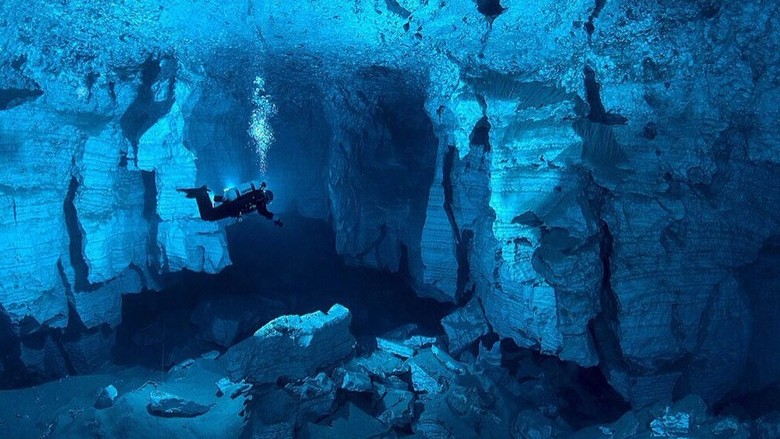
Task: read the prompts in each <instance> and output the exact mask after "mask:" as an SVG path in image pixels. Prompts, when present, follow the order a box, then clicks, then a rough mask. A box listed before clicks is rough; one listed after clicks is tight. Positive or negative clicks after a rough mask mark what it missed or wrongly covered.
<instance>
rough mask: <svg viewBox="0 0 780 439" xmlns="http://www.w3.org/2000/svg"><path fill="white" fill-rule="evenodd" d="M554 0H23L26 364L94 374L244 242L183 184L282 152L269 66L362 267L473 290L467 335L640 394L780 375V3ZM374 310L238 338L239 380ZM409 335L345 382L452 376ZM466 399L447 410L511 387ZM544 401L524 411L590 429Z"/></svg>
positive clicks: (294, 155) (319, 209) (308, 189)
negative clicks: (140, 303) (203, 213)
mask: <svg viewBox="0 0 780 439" xmlns="http://www.w3.org/2000/svg"><path fill="white" fill-rule="evenodd" d="M526 3H528V2H520V1H519V0H502V1H487V0H485V1H483V0H479V1H466V0H463V1H449V2H433V1H422V0H394V1H389V0H388V1H387V2H364V1H355V2H348V3H343V2H322V1H314V0H302V1H297V2H289V1H282V0H269V1H263V2H260V1H253V0H250V1H246V2H220V1H215V0H205V1H201V2H198V3H192V2H187V1H179V0H174V1H170V2H166V4H165V5H160V4H158V2H151V1H146V0H142V1H136V2H85V1H77V0H73V1H66V2H57V3H56V4H52V2H48V1H42V0H32V1H29V0H28V1H24V2H22V1H21V0H6V1H4V2H3V3H2V5H0V17H2V18H0V43H1V44H2V47H3V50H2V54H1V55H0V161H1V162H2V163H3V166H2V170H0V251H2V253H3V254H4V255H5V259H4V262H5V263H4V265H3V268H2V270H0V335H1V336H2V339H3V340H8V342H7V345H8V346H9V349H8V350H7V352H8V354H7V355H3V357H2V365H1V366H0V371H2V373H0V375H2V376H3V377H4V379H5V380H8V381H9V382H10V381H12V380H13V379H15V377H16V375H15V374H16V373H17V372H15V371H23V372H24V374H28V375H31V376H35V377H37V378H39V379H51V378H56V377H61V376H64V375H66V374H70V373H87V372H89V371H93V370H95V369H97V368H98V367H99V366H100V365H102V364H104V363H105V362H106V361H107V359H108V358H109V357H110V355H109V352H110V351H111V348H112V346H113V343H114V337H115V336H116V335H117V334H116V332H115V331H116V328H117V327H119V326H120V325H121V323H122V321H123V304H124V300H123V297H124V296H126V295H129V294H135V293H139V292H141V291H146V290H157V289H161V285H160V282H161V281H162V280H164V279H168V278H167V277H166V276H175V274H176V273H179V272H181V271H184V270H186V271H197V272H205V273H212V274H213V273H218V272H221V271H223V270H225V268H226V267H228V266H229V265H230V264H231V257H230V254H229V252H228V243H227V239H226V236H225V230H224V228H225V224H218V223H206V222H203V221H200V220H199V219H198V215H197V208H196V206H195V205H194V203H192V202H191V200H187V199H185V198H183V197H182V196H181V194H179V193H177V192H176V190H175V189H176V188H179V187H185V186H186V187H191V186H198V185H200V184H207V185H209V186H210V187H211V188H212V189H216V190H219V189H221V188H222V187H225V186H228V185H230V184H234V183H238V182H240V181H241V180H244V179H249V178H255V177H256V176H257V175H256V174H257V173H258V167H257V164H256V162H257V157H256V151H254V150H253V148H252V146H251V145H252V138H251V134H250V133H249V132H248V127H249V126H250V124H249V122H250V120H249V119H250V117H251V115H252V114H253V111H255V110H257V108H255V107H254V106H253V105H254V104H253V102H252V96H253V92H254V90H253V87H254V84H255V83H256V80H257V78H261V79H262V80H263V82H264V84H265V90H264V91H265V92H267V96H268V97H269V99H270V100H271V101H272V102H273V104H274V105H275V107H276V108H277V110H278V112H277V113H276V115H275V116H273V117H272V118H270V121H269V124H270V125H271V126H273V127H274V135H275V138H276V139H277V140H278V143H277V144H276V145H275V146H274V148H272V150H271V151H270V152H269V156H268V160H269V168H268V173H267V175H266V176H267V177H268V179H269V181H275V182H276V183H277V186H278V187H281V188H282V189H281V191H278V192H277V196H279V198H280V208H281V209H283V210H288V211H296V212H298V213H300V214H302V215H304V216H307V217H311V218H319V219H322V220H326V221H328V224H329V225H330V227H331V228H332V230H333V233H334V245H335V247H336V249H337V251H338V253H339V255H340V256H341V257H342V258H343V259H344V260H345V261H346V262H347V263H349V264H353V265H356V266H362V267H370V268H374V269H378V270H384V271H390V272H397V273H400V274H401V275H402V276H404V277H405V278H407V280H408V281H409V283H410V284H411V285H413V286H414V289H415V292H416V293H417V294H418V295H419V296H421V297H426V298H433V299H435V300H438V301H441V302H446V303H450V304H452V306H453V307H454V309H453V311H452V312H451V313H449V315H448V317H446V318H445V319H444V320H443V322H442V325H443V328H444V330H445V332H446V335H447V339H448V340H447V346H448V348H449V350H450V354H452V355H456V356H458V355H465V356H468V355H470V356H471V357H473V359H478V358H482V359H483V361H486V362H488V361H491V360H490V358H491V354H490V352H494V351H491V350H490V349H492V345H491V347H487V346H486V344H485V341H486V339H488V338H490V339H493V338H495V339H498V340H500V341H499V343H510V342H511V343H512V344H514V345H515V346H518V347H520V348H525V349H529V350H532V351H534V352H538V353H539V354H541V355H545V356H554V357H557V358H558V359H560V360H562V361H565V362H570V363H573V364H576V365H578V366H580V367H582V368H593V367H598V368H599V370H600V371H601V373H602V374H603V376H604V377H605V378H606V380H607V381H608V383H609V385H610V386H611V387H612V388H613V389H614V390H615V391H617V392H618V393H619V394H620V395H621V396H622V398H624V399H625V400H626V401H628V402H629V403H630V404H631V405H633V406H634V407H635V408H637V409H642V408H646V407H653V406H654V405H655V404H659V403H660V404H667V405H668V404H671V402H672V401H673V400H678V399H680V398H682V397H684V396H686V395H689V394H696V395H699V396H700V397H701V398H702V399H703V400H704V401H705V402H706V403H707V404H713V403H716V402H718V401H721V400H722V399H723V398H724V397H726V396H727V395H729V394H730V392H733V391H735V390H745V389H749V390H757V389H762V388H764V387H765V386H766V385H769V384H773V383H775V382H776V381H777V373H778V366H777V365H778V364H780V362H778V361H777V357H778V352H779V351H780V345H778V343H777V342H776V341H774V340H775V339H776V337H774V336H773V335H774V334H776V332H777V330H778V329H780V327H778V323H777V319H776V318H775V316H776V315H777V312H778V311H780V303H778V301H777V299H776V296H777V294H775V293H776V291H777V288H778V286H777V285H778V282H777V278H778V276H777V273H776V270H775V269H774V268H773V267H774V266H775V265H776V262H777V259H778V258H777V255H778V245H777V242H776V240H777V236H778V234H780V213H779V212H780V209H778V206H780V186H778V184H777V182H778V181H780V180H779V179H780V125H778V118H780V110H778V106H777V105H776V103H777V102H778V99H779V98H780V86H778V84H779V83H780V79H779V78H780V62H779V61H780V59H779V57H780V54H779V53H778V51H777V50H776V47H778V46H780V32H778V30H777V29H778V26H780V22H779V20H780V5H778V4H777V2H772V1H766V0H765V1H755V2H719V1H703V0H702V1H699V0H696V1H686V2H658V1H650V0H647V1H645V0H637V1H626V0H598V1H591V0H588V1H584V0H583V1H571V2H560V1H552V0H543V1H538V2H532V3H533V4H526ZM313 23H316V25H313ZM281 195H284V196H281ZM773 270H774V271H773ZM215 313H216V314H220V315H215V316H212V315H204V314H203V313H200V314H198V315H197V316H196V317H195V320H196V321H197V323H198V324H199V325H201V326H203V327H208V328H210V329H209V330H210V331H211V334H209V335H208V336H207V338H208V339H209V340H211V341H213V342H214V343H215V344H217V345H219V346H220V347H221V348H227V347H229V346H230V345H231V344H233V343H234V342H235V341H237V338H239V334H241V333H242V332H243V331H245V330H246V328H241V327H239V322H246V323H244V324H245V325H246V324H249V325H254V324H256V323H257V322H258V321H260V320H259V319H257V320H253V319H252V318H250V317H235V318H233V317H231V318H224V319H223V318H222V315H229V314H230V313H227V312H225V313H221V312H215ZM276 315H278V314H276ZM349 321H350V314H349V312H348V311H346V310H345V309H343V308H333V309H331V310H330V311H329V312H328V313H327V314H323V313H320V314H316V313H315V314H308V315H304V316H301V317H289V316H288V317H283V318H281V320H279V319H277V320H274V321H273V322H272V324H269V325H270V326H269V325H266V326H264V327H263V329H261V330H260V331H259V332H258V333H256V334H255V335H254V336H253V337H250V338H249V339H247V340H245V341H242V342H240V343H239V344H237V345H234V346H232V347H230V349H229V350H228V353H227V355H226V358H230V359H231V360H230V364H231V366H230V370H231V378H235V379H238V380H240V379H244V378H246V379H247V380H248V381H250V382H253V383H257V384H260V383H265V384H268V383H272V382H274V381H275V380H276V379H278V378H279V377H282V376H287V377H290V378H291V379H303V378H304V377H307V376H311V375H312V374H314V372H315V371H316V370H317V369H318V368H319V367H321V366H324V365H325V363H333V362H337V360H341V359H343V358H344V357H347V356H348V355H350V354H351V353H352V349H353V343H354V340H353V339H352V338H351V337H352V336H351V335H350V334H349V331H348V330H346V329H345V327H348V326H349ZM151 332H155V330H154V329H152V330H151ZM74 334H75V335H74ZM150 338H151V337H150ZM320 338H322V339H323V340H325V342H322V341H321V340H320ZM333 340H338V343H336V344H335V346H336V348H335V349H332V346H331V347H325V346H328V345H329V344H331V342H332V341H333ZM397 341H398V340H396V342H397ZM4 343H5V342H4ZM322 343H324V344H322ZM404 346H405V345H404ZM406 347H407V348H408V349H404V351H406V353H405V354H404V356H405V357H406V358H400V357H399V355H398V353H399V352H400V351H397V350H396V351H394V352H391V351H388V350H382V349H380V350H379V351H377V352H374V353H373V354H369V355H367V356H364V357H360V358H362V360H359V359H355V360H352V361H351V362H350V363H348V365H349V367H347V366H344V367H343V369H342V370H341V371H340V372H339V373H338V374H337V375H336V376H334V377H333V380H334V384H333V385H334V386H336V387H338V388H340V389H341V390H347V391H354V392H369V391H373V390H369V388H370V389H375V386H374V383H373V378H371V382H370V383H369V382H368V381H367V378H370V377H372V376H373V375H372V374H376V373H377V370H376V369H377V368H379V366H378V365H377V364H375V363H374V362H373V361H371V360H369V359H371V358H373V357H372V355H373V356H377V357H376V358H380V356H384V357H392V358H394V360H392V361H391V360H388V361H390V363H388V364H389V365H390V366H393V367H395V366H397V367H398V370H407V369H408V370H409V371H410V372H409V373H410V374H411V376H412V377H415V376H417V380H416V385H417V386H419V388H420V389H422V388H424V389H426V393H427V394H429V393H431V392H433V391H434V390H435V389H437V387H436V386H435V385H433V384H432V381H430V380H428V379H427V378H426V376H427V375H425V374H423V372H425V373H427V372H426V370H425V368H424V367H423V366H422V365H420V364H417V361H416V360H415V361H413V360H414V359H415V358H416V357H417V356H421V355H425V356H430V355H434V354H421V353H420V351H421V349H422V350H423V351H424V350H425V349H426V348H424V347H420V346H415V347H409V346H406ZM431 350H432V348H431ZM260 351H262V352H273V353H277V354H278V353H281V352H285V353H287V352H288V351H291V352H292V353H293V358H291V361H290V362H289V363H286V364H283V365H274V364H271V363H264V361H267V360H265V359H263V358H264V357H263V356H259V355H256V354H257V352H260ZM409 351H411V352H409ZM295 352H305V354H301V355H300V356H299V357H294V353H295ZM312 357H318V358H316V361H315V359H313V358H312ZM423 358H425V357H423ZM463 358H465V357H463ZM360 361H362V362H363V363H360ZM457 361H460V357H458V359H457ZM493 361H495V358H493ZM320 362H322V364H320ZM399 362H400V364H397V363H399ZM358 363H360V364H358ZM12 371H13V372H12ZM385 372H386V371H385ZM456 381H457V380H456ZM394 384H398V383H389V382H382V383H381V385H382V386H383V387H382V389H383V391H386V392H385V394H386V395H387V394H390V395H392V396H393V397H395V402H394V403H393V404H390V407H391V408H392V407H402V408H403V409H402V410H400V409H399V410H395V409H393V410H390V411H389V414H388V415H387V416H386V417H385V419H384V423H383V422H379V424H377V423H375V422H373V421H371V422H369V421H366V419H365V416H363V414H365V410H363V408H360V407H354V408H349V409H348V410H347V409H344V410H347V411H348V413H346V414H345V416H346V418H345V419H349V420H351V419H357V421H355V422H360V423H363V424H364V428H366V429H367V431H368V430H371V431H373V430H372V429H375V428H379V429H380V430H381V428H384V427H385V426H387V425H388V424H389V425H393V426H396V427H397V426H399V425H401V424H407V423H408V422H407V421H408V416H407V414H408V413H407V412H408V410H406V408H408V406H409V405H408V404H406V403H408V402H409V398H408V395H407V393H403V392H410V390H408V389H397V388H395V387H393V385H394ZM412 384H414V380H413V382H412ZM323 386H324V387H327V388H329V387H328V386H325V385H323ZM417 391H419V389H415V392H417ZM388 392H389V393H388ZM453 392H454V391H453ZM325 393H327V392H325ZM449 397H450V399H451V401H450V402H449V405H447V404H444V403H442V402H441V401H439V402H432V403H431V404H433V405H432V407H438V408H436V410H444V411H456V412H458V416H460V417H465V418H469V416H474V417H476V416H477V415H476V414H475V413H478V412H479V410H482V407H483V406H484V405H486V404H487V405H490V404H492V402H490V401H484V400H482V399H481V396H474V395H465V396H464V395H460V394H455V393H453V394H450V396H449ZM291 398H293V397H291ZM293 399H294V398H293ZM464 401H465V402H464ZM396 403H397V404H396ZM436 404H439V406H437V405H436ZM459 404H461V405H459ZM445 406H446V407H445ZM453 407H454V408H453ZM670 407H671V406H670ZM361 410H363V411H362V412H361ZM431 411H433V409H432V410H431ZM527 415H528V416H521V418H523V419H522V420H519V421H517V422H514V421H513V424H512V425H511V426H509V427H507V428H511V429H512V431H514V432H515V433H516V434H518V435H521V436H522V435H526V436H533V435H534V434H537V433H533V431H535V432H547V433H538V434H548V433H549V434H548V435H551V434H553V433H552V432H555V431H567V428H569V427H571V426H566V425H563V424H561V423H560V422H558V420H557V419H555V416H553V417H552V418H550V417H545V419H540V418H539V417H538V416H536V415H535V414H534V415H532V414H530V413H527ZM323 416H324V415H323ZM653 416H655V415H653ZM658 416H660V417H659V418H654V419H656V420H658V422H657V423H656V424H655V425H656V426H657V428H659V429H666V430H669V429H670V428H677V427H675V425H676V424H675V423H677V422H678V420H679V419H678V418H675V416H676V415H674V413H672V412H670V413H669V414H668V417H666V418H665V417H664V416H666V415H658ZM372 419H373V418H372ZM659 419H660V420H659ZM373 420H375V419H373ZM363 421H365V422H363ZM344 422H347V421H344ZM724 422H726V421H724ZM420 425H422V426H425V427H420V428H429V429H431V430H430V431H431V432H432V433H430V434H431V435H433V434H434V433H433V432H436V434H439V433H440V430H439V426H437V425H435V422H433V421H430V422H428V421H425V422H422V423H421V424H420ZM718 425H720V427H718V428H720V430H719V431H731V430H734V431H737V430H739V428H741V427H739V426H737V427H734V429H732V428H731V426H730V425H727V423H724V424H722V425H721V424H718ZM277 427H278V428H279V429H287V428H288V427H289V425H287V424H285V425H283V426H277ZM277 427H273V428H277ZM319 427H320V426H316V427H305V428H309V429H310V430H311V431H314V430H317V429H318V428H319ZM504 427H506V426H504V425H503V424H501V428H504ZM269 428H270V427H269ZM328 428H332V429H333V431H335V432H339V431H342V430H340V428H344V427H343V426H341V427H340V426H339V423H338V422H334V423H333V424H332V425H330V426H329V427H328ZM605 428H606V427H605ZM610 428H611V427H610ZM680 428H682V427H680ZM713 428H714V427H713ZM767 428H769V427H767ZM666 430H664V431H666ZM285 431H286V430H285ZM502 431H503V430H502ZM506 431H509V430H506ZM670 431H671V430H670ZM323 434H324V433H323ZM333 434H336V433H333ZM442 434H443V433H442ZM538 434H537V435H538ZM675 434H677V433H675ZM735 434H737V433H735Z"/></svg>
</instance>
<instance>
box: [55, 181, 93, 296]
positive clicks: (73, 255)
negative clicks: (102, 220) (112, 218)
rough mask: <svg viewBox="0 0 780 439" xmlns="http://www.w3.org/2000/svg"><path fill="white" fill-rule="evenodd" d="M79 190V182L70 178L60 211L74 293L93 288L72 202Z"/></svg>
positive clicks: (82, 239)
mask: <svg viewBox="0 0 780 439" xmlns="http://www.w3.org/2000/svg"><path fill="white" fill-rule="evenodd" d="M78 188H79V181H78V179H77V178H76V177H71V179H70V184H69V186H68V193H67V196H66V197H65V201H64V202H63V206H62V210H63V216H64V217H65V226H66V228H67V231H68V238H69V240H68V250H69V255H70V264H71V266H72V267H73V271H74V272H75V279H74V282H73V289H74V290H76V291H90V290H92V289H94V288H95V286H93V285H90V283H89V266H88V265H87V261H86V260H85V259H84V232H83V231H82V230H81V225H80V224H79V220H78V215H77V213H76V206H75V205H74V204H73V200H74V199H75V198H76V192H77V191H78Z"/></svg>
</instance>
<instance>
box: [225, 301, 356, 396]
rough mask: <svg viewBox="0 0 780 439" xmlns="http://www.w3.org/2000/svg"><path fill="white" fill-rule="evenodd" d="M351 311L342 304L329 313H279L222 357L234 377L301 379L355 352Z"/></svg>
mask: <svg viewBox="0 0 780 439" xmlns="http://www.w3.org/2000/svg"><path fill="white" fill-rule="evenodd" d="M351 320H352V314H351V313H350V312H349V310H348V309H347V308H345V307H343V306H341V305H339V304H336V305H333V306H332V307H331V308H330V310H328V312H327V313H323V312H321V311H317V312H313V313H311V314H305V315H302V316H297V315H290V316H282V317H278V318H276V319H274V320H272V321H271V322H269V323H268V324H266V325H265V326H263V327H262V328H260V329H258V330H257V332H255V333H254V335H253V336H252V337H249V338H248V339H246V340H244V341H242V342H240V343H238V344H236V345H235V346H233V347H232V348H230V349H229V350H228V351H227V352H226V353H225V355H223V356H222V357H221V359H220V361H221V362H222V364H224V365H225V367H226V368H227V371H228V374H229V377H230V379H231V380H233V381H240V380H246V381H247V382H249V383H273V382H276V380H277V379H279V378H281V377H284V378H288V379H293V380H295V379H301V378H305V377H308V376H311V375H313V374H314V373H315V372H317V371H318V370H319V369H321V368H324V367H326V366H332V365H335V364H336V363H337V362H338V361H339V360H342V359H344V358H345V357H348V356H349V355H350V354H352V351H353V349H354V348H355V344H356V342H355V338H354V337H353V336H352V333H351V332H350V329H349V326H350V322H351Z"/></svg>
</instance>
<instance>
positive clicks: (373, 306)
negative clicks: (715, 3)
mask: <svg viewBox="0 0 780 439" xmlns="http://www.w3.org/2000/svg"><path fill="white" fill-rule="evenodd" d="M285 223H286V224H285V227H284V228H282V229H279V228H276V227H274V226H273V225H272V224H270V223H269V222H267V221H264V220H263V219H261V218H259V217H258V218H254V217H251V218H248V219H247V220H245V221H243V222H242V223H236V224H234V225H232V226H230V227H228V228H227V236H228V247H229V250H230V255H231V258H232V259H233V265H232V266H229V267H227V268H226V269H225V270H223V271H222V272H221V273H219V274H216V275H209V274H204V273H195V272H190V271H185V272H183V273H178V274H170V275H166V276H164V278H163V279H162V283H163V285H164V287H163V289H162V291H159V292H154V291H144V292H142V293H140V294H136V295H126V296H124V298H123V306H122V324H121V325H120V326H119V327H118V328H117V347H116V349H115V351H114V353H115V361H117V362H119V363H124V364H137V363H139V362H140V363H141V364H143V365H145V366H147V367H150V368H154V369H159V368H161V367H162V368H167V367H170V366H172V365H173V364H176V363H177V362H180V361H183V360H185V359H187V358H190V357H193V356H198V355H200V354H202V353H205V352H208V351H210V350H215V349H216V350H224V348H226V347H228V346H227V345H229V344H232V343H235V342H236V341H238V340H239V339H241V338H245V337H247V336H250V335H251V334H252V333H253V332H254V331H255V330H256V329H258V328H259V327H260V326H262V325H263V324H265V323H267V322H268V321H270V320H272V319H273V318H276V317H278V316H281V315H287V314H304V313H309V312H313V311H316V310H325V309H328V308H329V307H330V306H331V305H333V304H334V303H340V304H342V305H344V306H346V307H347V308H349V309H350V310H351V311H352V331H353V333H354V334H355V336H356V337H358V339H359V340H360V339H367V338H372V337H375V336H377V335H380V334H382V333H384V332H387V331H390V330H393V329H396V328H398V327H401V326H404V325H408V324H413V325H416V326H417V327H418V329H419V331H420V332H421V333H424V334H431V335H433V334H437V333H440V332H441V327H440V323H439V322H440V320H441V318H442V317H444V316H445V315H446V314H447V313H449V312H450V311H451V310H452V307H451V305H447V304H442V303H439V302H436V301H433V300H430V299H421V298H419V297H418V296H417V295H416V294H415V293H414V291H413V290H412V288H411V287H410V286H409V282H407V280H406V279H404V278H403V276H401V275H399V274H394V273H389V272H382V271H376V270H372V269H367V268H358V267H351V266H348V265H346V264H345V263H344V261H343V259H342V258H340V257H339V256H338V255H337V254H336V252H335V243H334V235H333V232H332V231H331V229H330V226H329V225H328V224H327V223H326V222H324V221H321V220H313V219H306V218H302V217H300V216H288V217H287V218H286V221H285ZM230 321H232V322H236V325H235V327H233V326H232V325H231V324H230V323H228V322H230ZM227 332H230V333H229V334H228V333H227ZM233 334H235V336H233Z"/></svg>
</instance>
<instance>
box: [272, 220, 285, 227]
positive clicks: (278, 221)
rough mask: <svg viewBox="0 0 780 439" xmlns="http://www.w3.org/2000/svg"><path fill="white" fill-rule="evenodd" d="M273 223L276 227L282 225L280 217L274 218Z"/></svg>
mask: <svg viewBox="0 0 780 439" xmlns="http://www.w3.org/2000/svg"><path fill="white" fill-rule="evenodd" d="M274 225H275V226H277V227H284V223H283V222H282V220H280V219H275V220H274Z"/></svg>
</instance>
